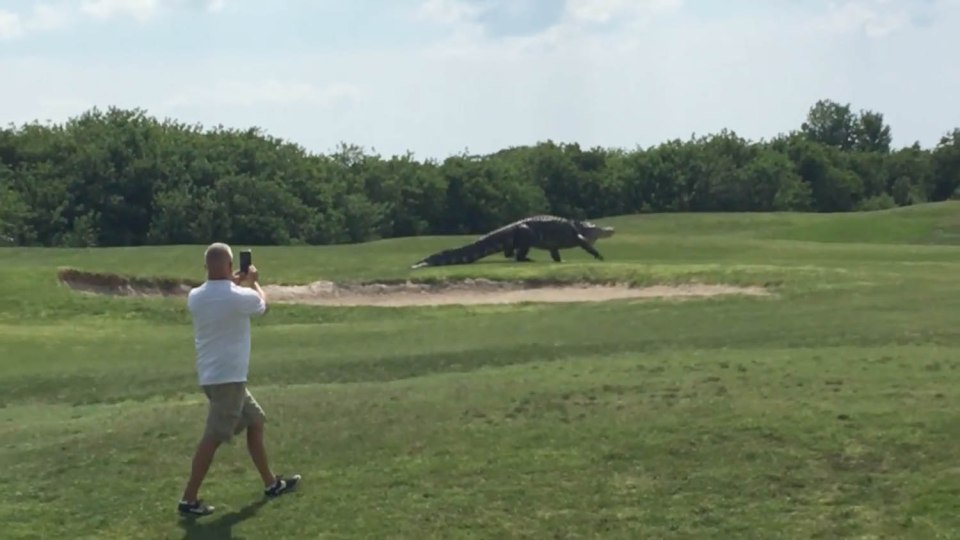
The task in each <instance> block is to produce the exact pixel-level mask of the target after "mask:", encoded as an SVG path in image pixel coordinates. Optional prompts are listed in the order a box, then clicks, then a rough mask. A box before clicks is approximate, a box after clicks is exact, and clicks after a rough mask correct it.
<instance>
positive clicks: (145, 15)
mask: <svg viewBox="0 0 960 540" xmlns="http://www.w3.org/2000/svg"><path fill="white" fill-rule="evenodd" d="M226 5H227V0H83V1H81V2H75V1H74V2H66V1H60V2H57V3H35V4H34V5H33V7H32V9H31V10H30V12H29V14H26V13H17V12H14V11H6V10H2V9H0V40H3V39H8V40H9V39H15V38H22V37H24V36H27V35H28V34H31V33H34V32H47V31H52V30H59V29H61V28H65V27H67V26H69V25H71V24H73V23H76V22H78V21H82V20H84V19H93V20H110V19H116V18H131V19H134V20H136V21H139V22H141V23H143V22H146V21H149V20H151V19H153V18H155V17H157V16H158V15H160V14H161V13H162V12H163V11H164V10H175V9H185V8H191V7H203V8H205V9H206V10H207V11H208V12H211V13H217V12H220V11H223V10H224V8H225V7H226Z"/></svg>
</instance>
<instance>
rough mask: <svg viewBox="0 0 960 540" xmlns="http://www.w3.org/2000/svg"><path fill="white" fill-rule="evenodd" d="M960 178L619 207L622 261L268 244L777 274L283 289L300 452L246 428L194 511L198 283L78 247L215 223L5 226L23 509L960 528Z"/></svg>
mask: <svg viewBox="0 0 960 540" xmlns="http://www.w3.org/2000/svg"><path fill="white" fill-rule="evenodd" d="M957 215H960V205H958V204H957V203H944V204H937V205H924V206H918V207H912V208H907V209H900V210H895V211H883V212H871V213H862V214H844V215H789V214H782V215H777V214H770V215H750V214H743V215H658V216H621V217H617V218H611V219H607V220H599V221H601V222H605V223H612V224H615V225H616V226H617V230H618V232H617V235H616V236H615V237H614V238H613V239H610V240H609V241H604V242H602V243H601V244H600V245H599V249H600V250H601V252H602V253H603V254H604V255H605V256H606V258H607V261H605V262H595V261H592V259H591V258H590V257H589V255H587V254H586V253H579V252H574V251H568V252H566V253H564V257H565V259H566V262H564V263H563V264H561V265H556V264H553V263H550V262H548V260H549V257H548V256H546V255H545V254H543V253H538V252H535V253H534V254H533V255H534V256H535V258H536V259H537V260H538V261H539V262H538V263H537V264H535V265H515V264H510V263H506V262H503V261H502V259H499V258H497V257H492V258H491V259H490V260H489V261H488V262H483V263H480V264H475V265H471V266H464V267H454V268H446V269H430V270H426V271H418V272H415V273H411V272H409V271H408V270H407V266H409V264H411V263H412V262H413V261H415V260H417V259H419V258H420V257H421V256H423V255H425V254H427V253H429V252H431V251H433V250H436V249H440V248H443V247H447V246H449V245H451V244H456V243H457V242H460V241H462V240H466V238H463V239H452V238H446V239H445V238H409V239H398V240H392V241H382V242H372V243H369V244H363V245H355V246H328V247H289V248H281V247H269V246H262V247H261V246H255V247H254V259H255V261H256V262H257V264H258V266H259V267H260V268H261V271H262V272H263V275H264V279H265V280H266V281H267V282H272V283H299V282H309V281H312V280H316V279H336V280H349V281H369V280H377V279H391V280H396V279H406V278H408V277H423V278H427V279H444V278H451V277H453V278H459V277H468V276H482V277H489V278H494V279H512V278H527V279H554V280H577V279H594V280H625V281H631V282H634V283H638V284H642V283H665V282H666V283H670V282H674V283H675V282H686V281H706V282H715V283H737V284H761V285H763V284H765V285H768V286H770V287H771V288H772V289H773V290H774V291H775V292H776V293H777V294H776V295H775V296H774V297H771V298H747V297H725V298H711V299H702V300H687V301H683V302H676V301H667V300H645V301H641V302H634V301H616V302H609V303H597V304H569V305H562V304H555V305H537V304H524V305H517V306H448V307H434V308H431V307H419V308H403V309H396V308H328V307H308V306H288V305H276V306H274V307H273V308H272V311H271V313H270V314H269V316H267V317H265V318H263V319H261V320H257V321H256V322H255V328H254V336H253V359H252V367H251V388H252V391H253V392H254V393H255V395H256V396H257V398H258V400H259V401H260V402H261V404H262V405H263V406H264V408H265V409H266V411H267V415H268V418H269V420H268V422H269V424H268V429H267V435H268V450H269V451H270V454H271V459H272V461H273V464H274V465H275V467H276V468H277V469H278V470H279V471H297V472H300V473H302V474H303V475H304V478H305V479H304V484H303V486H302V488H301V489H300V491H299V492H298V493H296V494H293V495H291V496H285V497H283V498H282V499H280V500H277V501H271V502H269V503H267V504H262V502H261V501H260V497H259V485H258V482H257V476H256V474H255V473H254V471H253V469H252V465H251V464H250V462H249V458H248V457H247V455H246V452H245V450H244V448H243V446H242V445H241V444H238V443H234V444H233V445H231V446H228V447H224V448H222V449H221V451H220V452H219V453H218V456H217V458H216V460H215V462H214V465H213V467H212V470H211V473H210V476H209V477H208V479H207V481H206V483H205V484H204V487H203V488H202V490H201V494H202V496H203V497H205V498H206V499H207V500H208V501H210V502H211V503H212V504H214V505H216V506H218V512H217V514H215V515H214V516H210V517H209V518H204V519H202V520H198V521H196V522H195V523H193V524H189V523H185V522H181V521H180V520H179V519H178V518H177V516H176V515H175V513H174V506H175V502H176V499H177V497H178V496H179V495H180V491H181V489H182V487H183V483H184V481H185V480H186V475H187V473H188V471H189V465H190V463H189V460H190V456H191V452H192V450H193V447H194V444H195V442H196V438H197V436H198V435H199V433H200V431H201V429H202V424H203V414H204V410H205V409H204V408H205V403H204V400H203V395H202V393H200V392H199V391H198V389H197V388H196V386H195V378H194V377H195V374H194V371H193V356H192V354H193V350H192V341H191V328H190V320H189V317H188V315H187V313H186V312H185V310H184V307H183V302H182V300H177V299H134V298H103V297H94V296H86V295H80V294H76V293H73V292H71V291H69V290H67V289H66V288H64V287H60V286H58V285H57V283H56V279H55V276H56V271H57V269H58V268H59V267H64V266H69V267H75V268H79V269H82V270H89V271H105V272H118V273H124V274H129V275H137V276H147V277H171V278H184V279H202V266H201V264H200V260H201V254H202V247H199V246H174V247H151V248H136V249H92V250H79V249H78V250H68V249H3V250H0V259H2V264H0V297H2V298H3V299H4V302H2V303H0V336H2V338H0V460H2V462H3V463H4V464H5V467H3V468H2V469H0V522H2V523H3V524H4V529H3V531H4V534H3V537H4V538H124V539H127V538H151V539H157V538H264V537H289V538H361V537H362V538H423V537H431V538H434V537H436V538H463V537H475V538H586V537H591V538H593V537H617V538H655V537H669V538H763V539H773V538H846V537H856V538H879V537H888V538H889V537H895V538H948V537H951V535H953V534H955V532H954V531H956V530H960V517H958V514H957V513H956V511H955V507H956V501H957V497H958V495H960V474H958V471H960V468H958V464H957V463H958V462H957V459H956V456H957V453H956V450H955V448H956V442H955V441H956V440H957V438H958V436H960V427H958V423H957V422H956V418H957V413H956V411H957V410H958V407H960V395H958V394H957V392H956V388H957V386H958V383H960V355H958V352H960V335H958V332H957V330H956V328H957V313H960V294H958V293H960V285H958V284H957V280H956V276H957V270H958V269H960V246H958V244H960V237H958V235H957V233H958V232H960V222H958V220H957V218H956V216H957Z"/></svg>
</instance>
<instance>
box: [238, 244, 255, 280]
mask: <svg viewBox="0 0 960 540" xmlns="http://www.w3.org/2000/svg"><path fill="white" fill-rule="evenodd" d="M252 262H253V253H252V252H251V251H250V250H249V249H245V250H243V251H241V252H240V272H241V273H243V274H246V273H247V270H248V269H249V268H250V263H252Z"/></svg>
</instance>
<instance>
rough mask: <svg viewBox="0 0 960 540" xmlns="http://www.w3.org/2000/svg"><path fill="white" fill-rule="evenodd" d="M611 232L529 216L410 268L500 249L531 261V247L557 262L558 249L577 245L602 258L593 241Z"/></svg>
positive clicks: (457, 261)
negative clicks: (543, 252) (548, 255)
mask: <svg viewBox="0 0 960 540" xmlns="http://www.w3.org/2000/svg"><path fill="white" fill-rule="evenodd" d="M613 232H614V229H613V227H603V226H599V225H596V224H594V223H591V222H589V221H582V220H576V219H567V218H562V217H558V216H552V215H538V216H530V217H527V218H524V219H520V220H517V221H514V222H513V223H510V224H508V225H504V226H503V227H500V228H499V229H497V230H495V231H491V232H489V233H487V234H485V235H484V236H481V237H480V238H478V239H477V240H476V241H475V242H473V243H470V244H467V245H465V246H461V247H458V248H453V249H446V250H443V251H439V252H437V253H434V254H433V255H430V256H429V257H426V258H424V259H422V260H420V261H418V262H417V263H415V264H413V265H412V266H411V267H410V268H411V269H416V268H423V267H425V266H446V265H452V264H469V263H472V262H475V261H478V260H480V259H482V258H484V257H487V256H489V255H492V254H494V253H497V252H503V255H504V257H506V258H508V259H509V258H510V257H515V258H516V260H517V262H533V260H532V259H530V257H528V256H527V255H528V253H529V252H530V249H531V248H538V249H543V250H546V251H549V252H550V257H551V258H552V259H553V260H554V261H556V262H560V261H561V259H560V250H561V249H569V248H574V247H580V248H583V250H584V251H586V252H587V253H589V254H591V255H593V257H594V258H595V259H598V260H601V261H602V260H603V256H602V255H600V253H599V252H598V251H597V250H596V249H595V248H594V247H593V244H594V242H596V241H597V240H598V239H600V238H609V237H611V236H613Z"/></svg>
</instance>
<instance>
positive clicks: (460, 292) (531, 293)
mask: <svg viewBox="0 0 960 540" xmlns="http://www.w3.org/2000/svg"><path fill="white" fill-rule="evenodd" d="M58 277H59V279H60V281H61V282H62V283H64V284H66V285H68V286H69V287H71V288H72V289H75V290H79V291H83V292H88V293H95V294H109V295H121V296H185V295H186V294H187V292H189V290H190V287H192V286H195V285H197V284H198V283H197V282H191V281H186V280H172V279H168V280H148V279H143V278H128V277H123V276H117V275H114V274H96V273H87V272H80V271H77V270H72V269H71V270H61V271H60V273H59V276H58ZM263 289H264V292H266V293H267V295H268V296H269V298H270V300H271V301H272V302H278V303H289V304H310V305H324V306H389V307H402V306H441V305H477V304H515V303H521V302H538V303H565V302H603V301H609V300H623V299H644V298H647V299H649V298H676V299H685V298H694V297H709V296H719V295H732V294H739V295H750V296H767V295H769V294H770V293H769V292H768V291H767V290H766V289H764V288H763V287H737V286H733V285H705V284H684V285H653V286H648V287H631V286H628V285H623V284H591V283H571V284H556V283H554V284H542V283H522V282H504V281H492V280H486V279H466V280H463V281H456V282H446V283H415V282H409V281H407V282H400V283H367V284H338V283H334V282H332V281H317V282H314V283H311V284H309V285H266V286H264V287H263Z"/></svg>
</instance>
